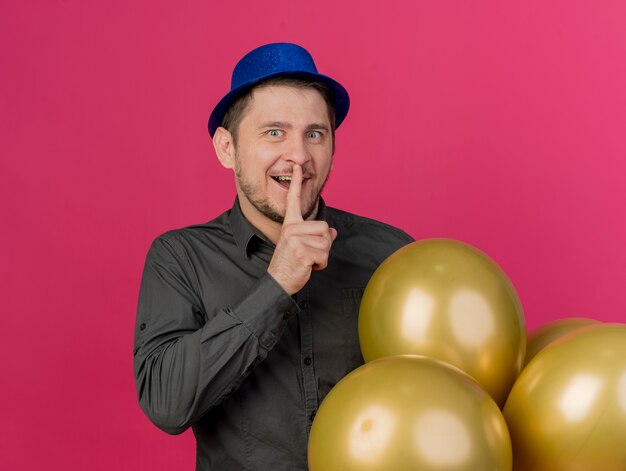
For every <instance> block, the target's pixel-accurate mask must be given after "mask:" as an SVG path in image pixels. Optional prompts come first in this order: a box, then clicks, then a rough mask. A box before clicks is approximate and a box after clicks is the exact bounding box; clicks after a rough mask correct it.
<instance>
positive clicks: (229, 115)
mask: <svg viewBox="0 0 626 471" xmlns="http://www.w3.org/2000/svg"><path fill="white" fill-rule="evenodd" d="M272 85H283V86H287V87H294V88H299V89H307V88H308V89H312V90H316V91H318V92H319V94H320V95H322V98H324V101H325V102H326V107H327V108H328V119H329V121H330V128H331V133H332V139H333V149H334V142H335V104H334V101H333V92H332V90H331V89H330V88H329V87H328V86H327V85H326V84H324V83H323V82H320V81H319V80H315V79H306V78H299V77H275V78H271V79H267V80H264V81H262V82H260V83H258V84H256V85H255V86H253V87H251V88H249V89H248V90H246V91H245V92H244V93H242V94H241V95H239V96H238V97H237V98H236V99H235V101H233V102H232V104H231V105H230V107H229V108H228V109H227V110H226V113H224V119H223V120H222V127H224V128H226V129H227V130H228V131H229V132H230V133H231V135H232V136H233V141H234V142H235V143H236V142H237V133H238V131H239V123H240V122H241V120H242V119H243V115H244V112H245V111H246V108H247V107H248V104H249V103H250V101H251V100H252V93H253V92H254V90H255V89H257V88H261V87H269V86H272Z"/></svg>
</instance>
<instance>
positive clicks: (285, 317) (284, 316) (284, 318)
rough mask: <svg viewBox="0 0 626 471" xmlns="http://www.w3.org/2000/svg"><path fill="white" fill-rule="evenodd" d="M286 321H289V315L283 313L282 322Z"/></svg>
mask: <svg viewBox="0 0 626 471" xmlns="http://www.w3.org/2000/svg"><path fill="white" fill-rule="evenodd" d="M287 319H289V313H288V312H285V313H284V314H283V320H284V321H286V320H287Z"/></svg>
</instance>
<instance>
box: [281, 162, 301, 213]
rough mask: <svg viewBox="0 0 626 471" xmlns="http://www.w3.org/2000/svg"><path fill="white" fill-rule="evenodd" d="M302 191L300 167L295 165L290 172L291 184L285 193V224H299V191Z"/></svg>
mask: <svg viewBox="0 0 626 471" xmlns="http://www.w3.org/2000/svg"><path fill="white" fill-rule="evenodd" d="M301 189H302V167H300V165H298V164H295V165H294V166H293V170H292V172H291V183H290V184H289V191H287V208H286V209H285V222H286V223H290V222H301V221H303V219H302V210H301V209H300V190H301Z"/></svg>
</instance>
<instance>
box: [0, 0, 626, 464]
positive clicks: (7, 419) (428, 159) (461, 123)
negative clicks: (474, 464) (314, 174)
mask: <svg viewBox="0 0 626 471" xmlns="http://www.w3.org/2000/svg"><path fill="white" fill-rule="evenodd" d="M272 41H294V42H298V43H301V44H302V45H304V46H305V47H307V48H308V49H309V50H310V51H311V52H312V53H313V55H314V56H315V57H316V60H317V63H318V67H319V68H320V70H321V71H322V72H324V73H327V74H329V75H331V76H333V77H335V78H336V79H338V80H339V81H340V82H342V83H343V84H344V85H345V86H346V88H347V89H348V90H349V91H350V93H351V96H352V102H353V106H352V109H351V111H350V114H349V115H348V118H347V121H346V122H345V124H344V125H343V126H342V127H341V128H340V129H339V131H338V134H337V139H338V145H337V154H336V160H335V170H334V172H333V175H332V178H331V183H330V184H329V186H328V187H327V191H326V194H325V196H326V199H327V201H328V202H329V204H331V205H333V206H337V207H341V208H343V209H347V210H349V211H352V212H355V213H358V214H362V215H367V216H370V217H374V218H377V219H381V220H383V221H386V222H389V223H391V224H394V225H396V226H399V227H402V228H403V229H405V230H406V231H407V232H409V233H410V234H412V235H413V236H414V237H416V238H418V239H419V238H427V237H435V236H437V237H442V236H443V237H452V238H456V239H460V240H463V241H466V242H468V243H470V244H473V245H475V246H476V247H478V248H480V249H482V250H483V251H485V252H486V253H488V254H489V255H491V256H492V257H493V258H494V259H495V260H496V261H498V263H500V265H501V266H502V267H503V268H504V270H505V271H506V272H507V273H508V274H509V276H510V278H511V279H512V281H513V283H514V284H515V286H516V287H517V290H518V292H519V295H520V298H521V300H522V303H523V305H524V308H525V312H526V319H527V324H528V327H529V329H532V328H534V327H536V326H537V325H539V324H541V323H543V322H546V321H548V320H551V319H555V318H559V317H570V316H586V317H592V318H596V319H600V320H605V321H620V322H624V321H626V310H625V308H624V305H625V301H626V295H625V293H626V289H624V284H625V283H624V282H625V281H626V244H625V241H626V222H625V218H624V214H623V213H624V207H625V203H626V190H625V189H624V177H625V175H626V164H625V160H624V159H625V157H626V142H625V134H626V133H625V130H626V4H625V3H624V2H623V1H621V0H613V1H609V0H605V1H601V2H598V1H595V0H589V1H572V0H567V1H545V0H533V1H526V2H515V4H514V2H501V1H495V0H494V1H441V0H432V1H415V0H406V1H393V0H387V1H385V2H382V3H381V2H377V3H376V4H374V3H362V2H341V1H337V0H332V1H328V0H320V1H316V2H314V3H311V4H307V3H304V2H295V1H293V0H290V1H272V0H269V1H266V2H252V1H250V2H243V1H241V2H234V1H233V2H208V1H188V2H163V1H160V2H156V1H153V0H150V1H148V0H142V1H120V0H109V1H94V0H88V1H86V0H80V1H78V0H65V1H52V0H41V1H34V0H30V1H19V2H3V3H2V6H1V7H0V100H1V102H0V109H1V116H0V146H1V147H0V148H1V152H2V157H1V160H0V162H1V163H0V200H1V202H2V203H1V206H0V210H1V214H0V217H1V222H2V230H1V231H0V237H1V239H0V247H1V250H2V254H1V258H0V276H1V278H0V282H1V286H2V296H1V299H0V312H1V325H0V329H1V330H0V331H1V332H2V338H3V340H2V342H0V355H1V358H2V359H3V365H2V378H3V380H2V384H3V386H2V387H1V389H0V395H1V399H2V412H1V413H0V463H1V464H0V466H1V467H2V469H7V470H9V469H11V470H13V469H24V470H33V469H51V470H83V469H90V470H113V469H115V470H117V469H119V470H137V469H150V470H170V469H192V468H193V463H194V442H193V437H192V436H191V434H190V433H186V434H184V435H183V436H180V437H170V436H168V435H166V434H164V433H162V432H160V431H159V430H157V429H156V428H155V427H153V426H152V425H151V424H150V423H149V421H148V420H147V418H145V417H144V416H143V414H142V412H141V411H140V409H139V407H138V405H137V403H136V394H135V390H134V382H133V373H132V338H133V327H134V316H135V307H136V298H137V291H138V285H139V280H140V275H141V269H142V266H143V262H144V257H145V253H146V251H147V249H148V246H149V244H150V242H151V240H152V239H153V238H154V237H155V236H156V235H158V234H159V233H161V232H163V231H165V230H168V229H171V228H175V227H179V226H183V225H187V224H191V223H196V222H202V221H206V220H209V219H211V218H213V217H215V216H216V215H218V214H219V213H220V212H222V211H223V210H224V209H226V208H227V207H229V206H230V205H231V204H232V201H233V198H234V186H233V183H232V176H231V174H229V173H228V172H227V171H225V170H224V169H222V168H221V167H220V165H219V164H218V162H217V159H216V158H215V156H214V154H213V149H212V146H211V143H210V140H209V137H208V134H207V131H206V121H207V118H208V115H209V112H210V110H211V109H212V106H213V105H214V104H215V103H216V102H217V101H218V100H219V98H221V96H222V95H223V94H224V93H225V92H226V90H227V88H228V86H229V80H230V72H231V70H232V67H233V66H234V64H235V62H236V60H237V59H238V58H239V57H241V55H243V54H244V53H245V52H247V51H248V50H249V49H251V48H253V47H255V46H257V45H260V44H263V43H266V42H272Z"/></svg>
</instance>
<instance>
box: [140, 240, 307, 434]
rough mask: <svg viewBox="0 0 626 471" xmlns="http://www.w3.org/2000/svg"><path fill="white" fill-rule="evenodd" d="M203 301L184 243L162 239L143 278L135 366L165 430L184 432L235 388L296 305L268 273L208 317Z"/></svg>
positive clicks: (149, 407) (151, 412)
mask: <svg viewBox="0 0 626 471" xmlns="http://www.w3.org/2000/svg"><path fill="white" fill-rule="evenodd" d="M216 304H218V303H217V302H216ZM203 305H204V304H203V302H202V300H201V297H200V295H199V289H198V286H197V280H196V279H195V277H194V276H193V270H191V267H190V264H189V261H188V259H187V258H186V257H185V256H184V253H183V250H182V248H181V247H180V245H179V244H177V242H176V240H174V239H167V240H166V239H164V238H159V239H157V240H156V241H155V242H154V243H153V244H152V247H151V248H150V251H149V252H148V255H147V257H146V264H145V267H144V272H143V276H142V281H141V288H140V293H139V303H138V308H137V321H136V326H135V346H134V368H135V382H136V386H137V393H138V396H139V404H140V406H141V408H142V409H143V411H144V412H145V413H146V415H147V416H148V417H149V418H150V420H151V421H152V422H153V423H154V424H155V425H157V426H158V427H159V428H161V429H162V430H164V431H165V432H168V433H172V434H177V433H181V432H183V431H184V430H186V429H187V428H188V427H189V426H191V425H193V423H194V422H196V421H197V420H198V419H199V418H200V417H202V416H203V415H204V414H206V413H207V412H208V411H209V410H210V409H211V408H212V407H214V406H215V405H217V404H219V403H220V402H221V401H222V400H224V399H225V398H226V397H228V396H229V395H230V394H231V393H232V392H234V391H235V390H236V389H237V387H238V386H239V385H240V384H241V382H242V381H243V380H244V378H245V377H246V376H247V375H248V374H250V373H251V372H252V371H253V369H254V367H255V366H256V365H257V364H258V363H259V362H261V361H263V360H264V359H265V357H266V356H267V353H268V352H269V351H270V350H271V349H272V348H273V347H274V345H275V344H276V342H277V340H278V339H279V338H280V336H281V335H282V332H283V331H284V329H285V326H286V324H287V322H288V320H289V318H290V317H291V316H293V315H295V314H296V313H297V312H298V310H299V308H298V306H297V304H296V303H295V302H294V300H293V299H292V298H291V297H290V296H289V295H288V294H287V293H286V292H285V291H284V290H283V289H282V287H281V286H280V285H279V284H278V283H277V282H276V281H275V280H274V279H273V278H272V276H271V275H269V274H267V273H266V274H265V275H263V276H262V277H261V278H259V279H258V280H257V282H256V283H255V284H254V286H253V287H252V288H251V289H250V290H248V292H247V293H246V294H245V295H244V296H243V297H242V298H241V299H240V301H239V302H238V303H236V305H233V306H230V307H226V308H223V309H221V310H220V311H218V312H217V313H215V314H214V315H212V316H211V317H210V318H208V319H207V316H206V313H205V312H204V309H203Z"/></svg>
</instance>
